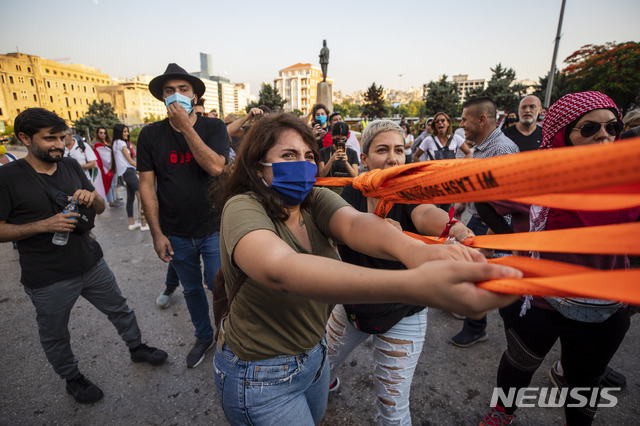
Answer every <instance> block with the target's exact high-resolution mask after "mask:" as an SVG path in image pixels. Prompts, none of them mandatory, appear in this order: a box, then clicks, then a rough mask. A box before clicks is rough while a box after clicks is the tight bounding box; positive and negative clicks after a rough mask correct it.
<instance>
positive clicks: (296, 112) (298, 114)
mask: <svg viewBox="0 0 640 426" xmlns="http://www.w3.org/2000/svg"><path fill="white" fill-rule="evenodd" d="M291 114H293V115H296V116H298V117H302V115H303V114H304V112H302V111H300V110H299V109H297V108H296V109H294V110H293V111H291Z"/></svg>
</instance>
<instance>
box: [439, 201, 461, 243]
mask: <svg viewBox="0 0 640 426" xmlns="http://www.w3.org/2000/svg"><path fill="white" fill-rule="evenodd" d="M454 214H455V209H454V208H453V207H451V209H449V222H447V224H446V225H445V226H444V230H443V231H442V234H440V236H439V237H438V240H439V239H440V238H447V237H448V236H449V231H450V230H451V228H452V227H453V225H455V224H456V223H458V222H460V221H459V220H456V219H454V218H453V215H454Z"/></svg>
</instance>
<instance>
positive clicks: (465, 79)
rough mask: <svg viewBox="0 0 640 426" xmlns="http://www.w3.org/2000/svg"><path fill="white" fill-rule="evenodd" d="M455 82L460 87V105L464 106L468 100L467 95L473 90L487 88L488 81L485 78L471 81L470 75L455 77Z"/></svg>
mask: <svg viewBox="0 0 640 426" xmlns="http://www.w3.org/2000/svg"><path fill="white" fill-rule="evenodd" d="M453 82H454V83H456V84H457V85H458V96H459V97H460V103H461V104H463V103H465V102H466V100H467V93H468V92H469V91H470V90H471V89H477V88H482V89H486V88H487V80H485V79H484V78H482V79H478V80H469V74H460V75H454V76H453Z"/></svg>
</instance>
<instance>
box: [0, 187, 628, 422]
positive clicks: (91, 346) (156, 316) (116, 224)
mask: <svg viewBox="0 0 640 426" xmlns="http://www.w3.org/2000/svg"><path fill="white" fill-rule="evenodd" d="M119 193H120V194H122V195H124V194H125V192H124V190H123V189H120V190H119ZM94 232H95V234H96V236H97V239H98V241H99V242H100V244H101V245H102V249H103V251H104V253H105V259H106V260H107V263H108V264H109V265H110V267H111V269H112V270H113V272H114V273H115V275H116V277H117V279H118V283H119V285H120V288H121V289H122V292H123V294H124V295H125V297H127V299H128V301H129V304H130V306H131V307H132V308H133V309H135V311H136V314H137V317H138V322H139V323H140V327H141V329H142V332H143V340H144V341H146V342H148V343H149V344H152V345H155V346H158V347H160V348H162V349H164V350H166V351H167V352H168V353H169V359H168V361H167V363H166V364H165V365H163V366H160V367H156V368H154V367H151V366H149V365H141V364H134V363H132V362H131V361H130V359H129V354H128V351H127V348H126V346H125V345H124V344H123V342H122V341H121V340H120V338H119V337H118V335H117V333H116V331H115V329H114V328H113V326H112V325H111V324H110V323H109V321H108V320H107V319H106V317H105V316H104V315H102V314H101V313H100V312H98V311H97V310H96V309H95V308H93V307H92V306H91V305H89V304H88V303H87V302H86V301H84V300H83V299H80V300H79V301H78V303H77V304H76V306H75V308H74V309H73V311H72V315H71V320H70V324H69V328H70V332H71V336H72V346H73V349H74V352H75V354H76V356H77V358H78V359H79V361H80V368H81V371H82V372H83V373H84V374H85V375H86V376H87V377H88V378H89V379H91V380H92V381H94V382H95V383H96V384H98V385H99V386H100V387H101V388H102V389H103V391H104V393H105V397H104V399H103V400H102V401H100V402H98V403H96V404H94V405H92V406H83V405H79V404H76V403H75V402H74V401H73V399H72V398H71V397H70V396H69V395H67V394H66V392H65V389H64V382H63V381H62V380H61V379H59V378H58V377H57V376H56V375H55V373H54V372H53V370H52V369H51V367H50V365H49V363H48V362H47V360H46V359H45V357H44V353H43V351H42V348H41V346H40V343H39V339H38V333H37V328H36V322H35V311H34V308H33V306H32V305H31V303H30V301H29V299H28V297H27V296H26V294H25V293H24V291H23V288H22V285H21V284H20V283H19V278H20V267H19V264H18V253H17V252H16V251H15V250H13V249H12V247H11V244H10V243H2V244H0V289H1V293H0V330H1V333H2V334H1V336H2V339H1V342H2V344H1V345H0V365H1V367H0V425H7V426H8V425H94V424H95V425H183V424H191V425H205V424H214V425H219V424H226V421H225V419H224V414H223V413H222V409H221V407H220V404H219V402H218V397H217V394H216V391H215V387H214V383H213V373H212V367H211V363H212V358H213V352H210V353H209V354H208V355H207V358H206V359H205V362H203V363H202V364H201V365H200V366H198V367H197V368H195V369H187V368H186V366H185V357H186V354H187V352H188V350H189V348H190V347H191V345H192V344H193V342H194V337H193V327H192V326H191V323H190V321H189V315H188V312H187V309H186V306H185V303H184V299H183V297H182V294H177V295H174V297H173V300H172V305H171V306H170V307H169V308H168V309H166V310H160V309H159V308H158V307H157V306H156V305H155V299H156V297H157V296H158V294H159V293H160V291H161V290H162V289H163V287H164V278H165V273H166V265H165V264H164V263H162V262H161V261H160V260H159V259H158V258H157V257H156V254H155V252H154V250H153V246H152V242H151V235H150V234H149V233H148V232H144V233H143V232H140V231H139V230H136V231H129V230H128V229H127V220H126V214H125V211H124V207H121V208H117V209H109V208H108V209H107V211H106V212H105V213H104V214H103V215H101V216H99V217H98V219H97V227H96V229H95V230H94ZM603 284H604V285H606V283H603ZM461 327H462V322H461V321H458V320H455V319H454V318H453V317H452V316H451V315H450V314H448V313H446V312H442V311H438V310H435V309H432V310H430V312H429V327H428V331H427V340H426V342H425V346H424V350H423V354H422V357H421V359H420V362H419V364H418V368H417V371H416V374H415V378H414V381H413V387H412V395H411V411H412V418H413V424H414V425H474V424H475V425H477V424H478V421H479V419H480V418H481V417H482V415H484V413H485V412H486V411H487V410H488V406H489V401H490V399H491V394H492V391H493V387H494V386H495V377H496V371H497V367H498V362H499V359H500V356H501V354H502V351H503V350H504V348H505V339H504V333H503V330H502V321H501V319H500V317H499V315H498V314H497V312H492V313H491V314H490V315H489V326H488V330H487V331H488V333H489V339H488V340H487V341H486V342H483V343H480V344H478V345H476V346H474V347H471V348H468V349H460V348H457V347H454V346H452V345H450V344H449V343H448V340H449V338H450V337H451V336H453V335H454V334H455V333H457V332H458V331H459V329H460V328H461ZM371 350H372V347H371V344H370V343H367V342H365V344H363V345H362V347H361V348H359V349H357V350H356V351H355V354H354V356H353V357H352V359H351V360H349V361H347V362H346V363H345V365H344V366H343V368H342V370H341V371H340V373H339V376H340V380H341V382H342V384H341V388H340V389H339V390H338V391H337V392H335V393H332V394H331V395H330V397H329V406H328V409H327V413H326V416H325V418H324V420H323V422H322V424H324V425H368V424H373V418H374V415H375V413H374V409H373V407H372V403H373V399H374V395H375V393H374V389H373V382H372V367H371V366H372V354H371ZM639 354H640V315H636V316H634V317H633V318H632V324H631V329H630V331H629V333H628V334H627V338H626V340H625V341H624V342H623V344H622V346H621V348H620V350H619V351H618V353H617V354H616V356H615V358H614V359H613V361H612V363H611V365H612V366H613V367H614V368H616V369H618V370H619V371H621V372H623V373H624V374H625V375H626V377H627V381H628V385H627V389H626V390H624V391H622V392H620V393H618V394H616V396H617V397H618V406H617V407H615V408H604V409H600V411H599V414H598V418H597V419H596V421H595V423H594V424H595V425H620V426H622V425H635V424H638V423H639V420H638V419H640V368H639V367H638V365H639V364H638V356H639ZM557 356H558V349H557V347H556V348H555V349H554V351H553V352H552V354H550V356H549V357H548V359H546V360H545V362H544V364H543V366H542V367H541V368H540V370H539V371H538V372H537V373H536V375H535V377H534V381H533V383H532V385H531V386H537V387H548V386H550V383H549V379H548V377H547V372H548V371H549V368H550V367H551V364H552V362H553V361H554V360H555V359H556V358H557ZM585 356H586V357H588V356H589V354H585ZM517 419H518V423H517V424H521V425H561V424H564V417H563V413H562V410H561V409H559V408H525V409H520V410H518V412H517ZM288 426H294V425H288Z"/></svg>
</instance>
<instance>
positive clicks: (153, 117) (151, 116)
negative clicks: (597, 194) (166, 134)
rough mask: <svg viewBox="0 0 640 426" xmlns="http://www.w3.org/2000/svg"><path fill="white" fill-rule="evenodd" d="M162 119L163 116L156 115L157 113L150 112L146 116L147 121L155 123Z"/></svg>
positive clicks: (145, 120)
mask: <svg viewBox="0 0 640 426" xmlns="http://www.w3.org/2000/svg"><path fill="white" fill-rule="evenodd" d="M160 120H162V117H160V116H159V115H155V114H149V115H147V116H145V117H144V122H145V124H146V123H155V122H156V121H160Z"/></svg>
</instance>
